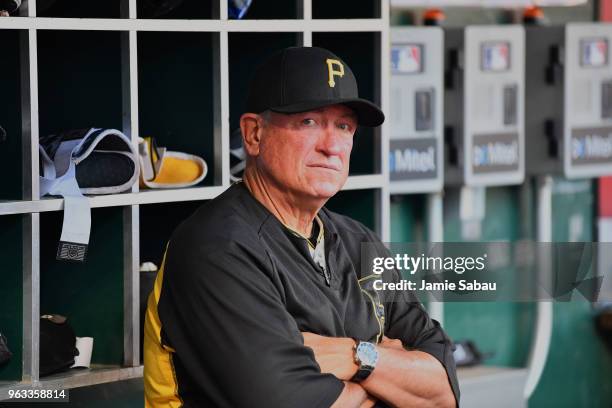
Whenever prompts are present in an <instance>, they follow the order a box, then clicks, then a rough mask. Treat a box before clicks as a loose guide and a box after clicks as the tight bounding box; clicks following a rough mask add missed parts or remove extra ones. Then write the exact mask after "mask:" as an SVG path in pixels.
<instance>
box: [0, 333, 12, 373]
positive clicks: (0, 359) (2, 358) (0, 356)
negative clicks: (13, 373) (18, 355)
mask: <svg viewBox="0 0 612 408" xmlns="http://www.w3.org/2000/svg"><path fill="white" fill-rule="evenodd" d="M12 356H13V353H11V351H10V350H9V348H8V345H7V342H6V337H5V336H4V335H3V334H2V333H0V366H1V365H4V364H6V363H8V361H9V360H10V359H11V357H12Z"/></svg>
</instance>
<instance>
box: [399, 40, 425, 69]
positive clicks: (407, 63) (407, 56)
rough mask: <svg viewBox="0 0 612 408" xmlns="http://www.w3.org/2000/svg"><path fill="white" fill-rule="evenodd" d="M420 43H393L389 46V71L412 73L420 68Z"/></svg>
mask: <svg viewBox="0 0 612 408" xmlns="http://www.w3.org/2000/svg"><path fill="white" fill-rule="evenodd" d="M422 54H423V53H422V47H421V46H420V45H416V44H411V45H394V46H392V47H391V71H392V72H393V73H394V74H414V73H417V72H421V70H422Z"/></svg>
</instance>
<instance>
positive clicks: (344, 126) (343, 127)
mask: <svg viewBox="0 0 612 408" xmlns="http://www.w3.org/2000/svg"><path fill="white" fill-rule="evenodd" d="M338 127H339V128H340V129H342V130H351V125H349V124H348V123H341V124H339V125H338Z"/></svg>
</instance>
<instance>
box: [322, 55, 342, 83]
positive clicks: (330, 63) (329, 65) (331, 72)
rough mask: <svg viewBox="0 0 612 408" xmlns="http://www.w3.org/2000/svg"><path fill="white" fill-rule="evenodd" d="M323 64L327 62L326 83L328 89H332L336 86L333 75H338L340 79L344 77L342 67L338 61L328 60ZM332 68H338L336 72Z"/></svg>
mask: <svg viewBox="0 0 612 408" xmlns="http://www.w3.org/2000/svg"><path fill="white" fill-rule="evenodd" d="M325 62H327V72H328V76H329V80H328V81H327V83H328V84H329V87H330V88H333V87H334V86H336V82H335V81H334V75H338V76H339V77H340V78H342V77H343V76H344V65H342V63H341V62H340V61H338V60H336V59H331V58H328V59H327V60H325ZM334 66H336V67H338V70H335V69H334Z"/></svg>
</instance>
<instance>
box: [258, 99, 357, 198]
mask: <svg viewBox="0 0 612 408" xmlns="http://www.w3.org/2000/svg"><path fill="white" fill-rule="evenodd" d="M268 119H269V120H268V121H267V123H266V124H265V125H264V127H263V129H262V135H261V142H260V149H259V155H258V156H257V158H256V160H257V162H258V166H259V167H260V169H262V173H263V175H264V176H265V177H267V178H269V179H270V181H272V182H274V183H276V184H277V186H278V187H279V188H282V189H286V190H287V191H288V192H290V193H292V194H295V195H296V196H302V197H304V198H315V199H328V198H330V197H332V196H333V195H334V194H336V193H337V192H338V191H339V190H340V189H341V188H342V186H343V185H344V182H345V181H346V178H347V177H348V171H349V159H350V154H351V149H352V147H353V135H354V134H355V130H356V129H357V116H356V115H355V113H354V112H353V111H352V110H351V109H349V108H348V107H346V106H344V105H332V106H328V107H324V108H321V109H317V110H314V111H309V112H304V113H295V114H282V113H275V112H272V113H271V115H270V117H269V118H268Z"/></svg>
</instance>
